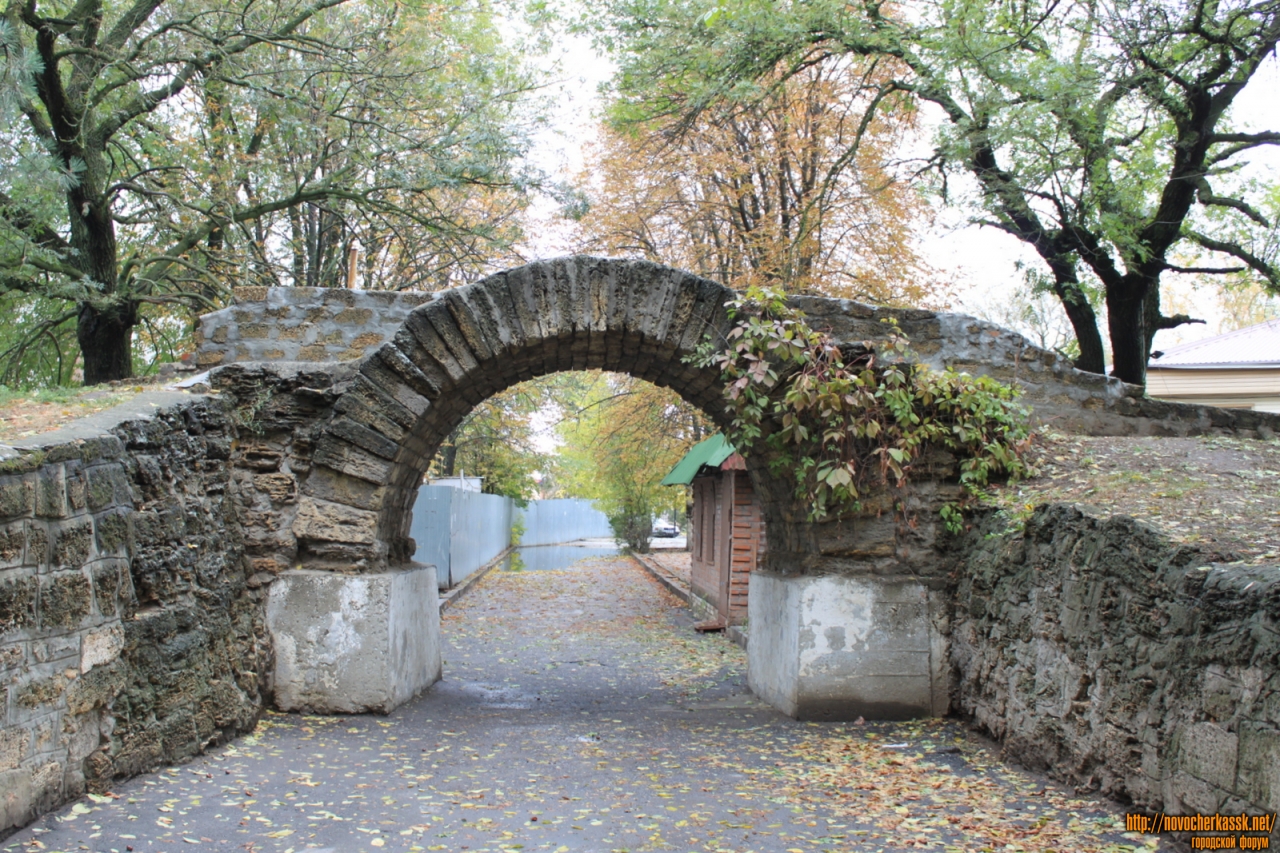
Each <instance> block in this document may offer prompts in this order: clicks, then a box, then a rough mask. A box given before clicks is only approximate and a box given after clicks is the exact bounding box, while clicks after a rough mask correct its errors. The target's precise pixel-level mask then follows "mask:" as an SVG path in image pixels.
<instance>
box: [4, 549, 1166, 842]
mask: <svg viewBox="0 0 1280 853" xmlns="http://www.w3.org/2000/svg"><path fill="white" fill-rule="evenodd" d="M693 621H694V620H693V619H692V618H691V617H690V616H689V615H688V614H687V612H686V611H685V610H683V609H681V607H680V606H679V602H678V601H677V600H676V599H674V598H673V597H672V596H670V595H669V594H668V593H667V592H666V591H665V590H663V589H662V588H661V587H660V586H659V585H658V584H657V583H656V582H654V581H653V580H652V579H651V578H650V577H649V576H648V575H647V574H645V573H644V572H643V571H642V570H641V569H639V568H638V567H637V566H636V564H635V563H634V562H633V561H631V560H629V559H627V558H622V557H613V558H600V559H594V560H587V561H583V562H581V563H578V564H575V565H573V566H571V567H570V568H568V569H565V570H560V571H539V572H511V571H495V572H492V573H490V574H489V575H488V576H486V577H485V578H484V579H483V580H482V581H480V582H479V583H478V584H477V586H476V588H475V589H474V590H472V591H471V593H470V594H469V595H468V596H467V597H466V598H464V599H462V600H461V601H459V602H457V603H456V604H455V605H454V606H452V607H451V608H450V609H449V610H448V611H446V614H445V616H444V636H445V638H446V644H447V645H446V651H445V678H444V680H443V681H441V682H440V683H439V684H437V685H436V686H435V687H433V688H432V689H430V690H429V691H427V692H426V693H425V694H424V695H423V696H421V697H420V698H418V699H417V700H415V701H413V702H411V703H409V704H408V705H406V706H404V707H403V708H401V709H399V710H398V711H396V712H395V713H393V714H391V715H389V716H387V717H373V716H359V717H318V716H303V715H289V714H269V715H267V716H266V717H265V718H264V719H263V721H262V723H261V724H260V725H259V726H258V728H257V730H256V731H255V732H254V733H253V734H251V735H249V736H247V737H244V738H241V739H239V740H237V741H235V742H234V743H231V744H228V745H224V746H221V747H217V748H215V749H213V750H212V751H211V752H210V753H209V754H208V755H206V756H203V757H201V758H199V759H197V760H195V761H193V762H191V763H189V764H186V765H184V766H179V767H172V768H168V769H166V770H163V771H162V772H158V773H154V774H149V775H147V776H144V777H139V778H137V779H133V780H130V781H128V782H125V783H122V784H121V785H120V786H119V787H118V788H116V789H115V790H114V791H112V792H110V794H108V795H106V796H95V797H86V798H84V799H83V800H81V801H79V802H76V803H74V804H70V805H68V806H66V807H64V808H63V809H61V810H60V811H58V812H56V813H53V814H50V815H48V816H46V817H45V818H42V819H41V820H40V821H38V822H37V823H36V824H34V825H32V826H30V827H27V828H26V829H24V830H22V831H20V832H18V833H17V834H15V835H13V836H12V837H10V838H9V839H7V840H5V841H4V842H0V848H2V849H4V850H14V851H17V850H23V851H36V850H41V851H73V850H93V851H111V853H132V852H133V851H174V853H177V851H189V853H193V851H198V850H202V849H203V850H227V851H230V850H237V851H239V850H247V851H249V853H260V852H261V853H265V851H279V853H302V851H317V850H332V851H335V853H357V851H364V853H372V851H390V850H397V851H400V850H412V851H418V850H448V851H460V850H466V851H486V853H499V851H510V850H530V851H532V850H537V851H555V853H578V851H583V853H620V852H621V851H625V853H638V852H639V851H680V852H681V853H684V851H699V853H703V851H735V853H746V851H753V852H755V851H758V853H766V851H767V852H768V853H775V851H776V853H810V851H844V850H879V849H887V850H909V849H932V850H957V851H971V850H984V849H987V850H1071V851H1090V850H1098V851H1104V850H1105V851H1117V850H1131V849H1155V845H1156V839H1154V838H1143V837H1140V836H1136V835H1124V834H1123V829H1124V821H1123V816H1122V815H1121V812H1120V810H1119V807H1118V806H1116V805H1114V804H1111V803H1107V802H1103V801H1098V800H1096V799H1090V798H1087V797H1076V796H1074V795H1072V794H1071V792H1069V791H1066V790H1065V789H1062V788H1060V787H1058V786H1055V785H1053V784H1052V783H1050V782H1048V781H1046V780H1045V779H1043V778H1041V777H1038V776H1036V775H1034V774H1030V773H1026V772H1024V771H1021V770H1018V769H1016V768H1013V767H1009V766H1007V765H1005V764H1003V763H1001V762H1000V761H999V760H998V758H997V757H996V755H995V753H994V752H993V751H992V750H991V748H990V746H989V744H987V743H985V742H984V741H982V740H981V739H980V738H978V737H977V736H975V735H974V734H973V733H972V732H970V731H969V730H968V729H967V728H966V727H965V726H964V725H963V723H961V722H959V721H945V720H944V721H938V720H934V721H925V722H920V723H906V724H875V723H866V724H861V725H859V724H854V723H848V724H830V723H828V724H814V723H801V722H796V721H794V720H791V719H789V718H787V717H785V716H783V715H781V714H779V713H778V712H776V711H774V710H773V709H772V708H770V707H768V706H766V705H764V704H762V703H760V702H759V701H757V700H756V699H755V698H754V697H752V695H751V694H750V692H749V691H748V690H747V688H746V676H745V673H746V660H745V656H744V655H743V653H742V651H741V650H740V649H738V648H737V647H736V646H734V645H733V644H732V643H730V642H729V641H728V640H727V639H725V638H724V637H723V636H719V635H706V636H703V635H699V634H696V633H695V632H694V631H693V630H692V627H691V626H692V624H693Z"/></svg>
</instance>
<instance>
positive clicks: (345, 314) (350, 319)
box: [333, 308, 380, 339]
mask: <svg viewBox="0 0 1280 853" xmlns="http://www.w3.org/2000/svg"><path fill="white" fill-rule="evenodd" d="M372 319H373V309H371V308H344V309H342V310H341V311H339V312H338V313H337V314H335V315H334V316H333V322H335V323H337V324H339V325H342V326H363V325H364V324H365V323H368V322H369V321H370V320H372ZM379 339H380V337H379Z"/></svg>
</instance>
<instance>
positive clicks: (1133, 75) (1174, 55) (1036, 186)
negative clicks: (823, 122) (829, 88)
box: [609, 0, 1280, 384]
mask: <svg viewBox="0 0 1280 853" xmlns="http://www.w3.org/2000/svg"><path fill="white" fill-rule="evenodd" d="M612 24H613V26H614V27H615V30H614V31H613V32H612V33H611V34H610V35H609V38H611V39H613V40H615V41H617V42H619V43H624V44H625V46H626V48H627V50H628V51H629V53H628V54H627V59H626V60H625V62H624V65H623V72H622V76H621V86H622V88H623V91H624V92H637V93H645V92H652V91H653V89H654V82H653V81H654V80H659V81H662V82H663V83H664V85H665V88H664V89H663V91H662V94H661V95H659V96H657V97H649V96H644V95H643V94H641V95H638V96H637V97H640V98H643V99H644V100H645V101H646V103H647V104H648V108H649V110H650V111H651V113H653V114H658V115H676V114H678V115H681V116H683V117H684V121H685V122H686V123H687V122H689V121H691V120H692V117H694V116H696V115H698V114H699V113H701V112H703V111H706V110H708V109H712V108H714V107H715V106H716V105H718V104H720V103H722V102H724V101H726V100H727V101H730V102H733V101H738V100H742V99H744V98H745V99H748V100H750V99H753V98H758V97H759V96H760V92H761V91H762V90H767V89H768V87H769V82H768V81H771V80H774V79H788V78H790V77H792V76H794V75H796V74H801V73H803V72H805V71H806V70H807V69H809V68H811V67H813V66H815V65H822V64H824V63H827V62H833V61H838V62H844V61H848V59H849V58H850V57H863V58H865V59H869V60H886V61H889V60H891V61H892V62H893V63H894V67H895V68H896V69H900V72H899V71H895V72H894V73H893V75H892V77H891V79H889V80H887V81H885V82H884V84H883V85H882V87H881V91H882V92H883V93H884V94H885V95H886V96H887V95H888V94H890V93H908V94H910V95H911V96H913V97H915V98H916V99H918V100H919V101H923V102H928V103H931V104H933V105H935V107H937V108H938V109H940V110H941V113H942V115H943V116H944V122H943V126H944V130H943V131H942V132H941V133H940V134H939V138H938V140H937V148H936V151H935V153H934V156H933V158H932V160H931V162H930V165H931V166H932V167H933V169H934V174H935V176H936V177H937V179H938V182H939V185H940V187H941V188H942V189H943V190H944V192H945V190H946V186H947V184H946V180H947V177H948V176H949V175H952V174H954V173H955V172H956V171H958V170H959V171H963V172H965V173H967V174H968V175H970V176H971V177H972V178H974V179H975V180H976V182H977V186H978V188H979V200H980V203H981V206H982V208H983V209H984V211H985V215H983V216H980V217H979V221H981V222H983V223H985V224H988V225H991V226H993V227H995V228H998V229H1000V230H1002V231H1004V232H1006V233H1009V234H1011V235H1013V236H1014V237H1016V238H1017V239H1019V240H1022V241H1023V242H1025V243H1027V244H1028V245H1030V246H1031V247H1032V248H1034V249H1035V251H1036V252H1037V254H1038V255H1039V256H1040V258H1041V260H1042V261H1043V263H1044V264H1045V267H1046V269H1047V270H1048V273H1049V274H1050V275H1051V276H1052V282H1053V283H1052V288H1053V290H1054V292H1055V294H1056V295H1057V297H1058V298H1059V299H1060V300H1061V302H1062V304H1063V307H1064V309H1065V310H1066V313H1067V315H1068V317H1069V319H1070V320H1071V324H1072V327H1073V329H1074V331H1075V335H1076V338H1077V342H1078V344H1079V347H1080V357H1079V359H1078V360H1077V362H1076V363H1077V366H1078V367H1080V368H1081V369H1084V370H1090V371H1094V372H1102V371H1103V370H1104V363H1103V348H1102V337H1101V333H1100V331H1099V329H1098V318H1097V316H1096V314H1095V312H1094V309H1093V306H1092V305H1091V304H1090V301H1089V299H1088V298H1087V296H1086V294H1085V292H1084V291H1085V289H1086V288H1087V287H1088V286H1090V282H1089V281H1086V279H1092V282H1093V283H1096V286H1097V287H1098V288H1099V289H1100V290H1101V292H1102V295H1103V301H1104V302H1105V305H1106V309H1107V327H1108V334H1109V338H1110V341H1111V347H1112V352H1113V358H1114V369H1113V373H1114V375H1116V376H1118V377H1119V378H1121V379H1123V380H1125V381H1127V382H1132V383H1136V384H1142V383H1144V381H1145V375H1146V363H1147V358H1148V353H1149V351H1150V347H1151V340H1152V338H1153V336H1154V335H1155V333H1156V332H1157V331H1158V330H1159V329H1164V328H1172V327H1176V326H1177V325H1181V324H1182V323H1185V322H1188V321H1190V318H1189V317H1185V316H1174V317H1168V316H1165V315H1164V314H1163V313H1162V312H1161V310H1160V304H1159V283H1160V280H1161V277H1162V276H1163V275H1164V274H1165V273H1169V272H1172V273H1209V274H1234V273H1236V272H1238V271H1240V270H1241V269H1242V268H1248V269H1251V270H1253V271H1254V272H1255V273H1257V274H1258V275H1259V276H1260V277H1262V278H1263V279H1264V280H1265V281H1266V282H1267V283H1268V287H1269V288H1271V289H1272V290H1276V289H1280V271H1278V270H1277V266H1276V262H1275V259H1274V257H1270V258H1268V257H1263V256H1260V255H1258V254H1256V253H1255V252H1252V251H1250V249H1249V246H1248V241H1241V240H1239V239H1237V236H1236V234H1235V231H1234V228H1235V227H1236V226H1239V227H1246V228H1247V229H1249V230H1250V231H1252V232H1253V233H1259V232H1265V231H1269V230H1271V228H1272V221H1271V219H1269V218H1268V217H1266V216H1265V215H1263V214H1262V213H1261V212H1259V210H1258V208H1257V206H1256V202H1255V201H1254V199H1253V198H1252V197H1251V195H1250V191H1249V187H1248V186H1247V185H1246V184H1245V183H1244V182H1243V181H1241V180H1239V179H1238V177H1237V174H1236V173H1237V172H1238V170H1239V167H1240V164H1241V162H1242V157H1243V155H1246V154H1247V153H1248V152H1250V151H1252V150H1254V149H1256V148H1257V147H1259V146H1264V145H1274V144H1277V143H1280V133H1278V132H1276V131H1271V130H1261V131H1255V130H1252V129H1249V128H1247V127H1244V126H1243V125H1242V124H1241V123H1240V121H1239V120H1237V119H1236V117H1234V116H1233V115H1232V113H1231V111H1230V108H1231V105H1232V102H1233V101H1234V100H1235V98H1236V96H1237V95H1238V94H1239V92H1240V91H1241V89H1243V88H1244V86H1245V85H1246V84H1247V83H1248V82H1249V80H1250V79H1251V78H1252V76H1253V74H1254V73H1255V72H1256V71H1257V69H1258V67H1259V65H1260V64H1261V62H1262V61H1263V60H1264V58H1266V57H1267V56H1268V55H1270V54H1271V53H1273V51H1274V49H1275V46H1276V42H1277V39H1280V5H1278V4H1277V3H1276V2H1275V0H1252V2H1251V1H1250V0H1239V2H1230V3H1219V2H1214V0H1173V2H1169V0H1122V2H1119V3H1114V4H1097V3H1092V2H1060V1H1059V0H1031V2H1019V3H1014V2H1010V0H1002V1H1001V2H995V3H991V2H986V0H944V2H932V3H928V4H917V5H914V6H912V7H911V9H910V12H909V14H908V13H906V12H904V13H903V14H901V15H896V14H893V13H891V12H890V10H889V9H888V8H886V7H885V6H884V4H883V3H881V2H879V0H857V2H842V0H798V2H795V3H791V4H787V5H785V6H780V5H778V4H775V3H772V2H765V0H745V2H735V3H734V4H728V3H724V2H722V3H720V4H718V5H714V4H702V3H690V2H684V0H621V2H619V3H618V4H617V6H616V7H615V14H614V17H613V18H612ZM699 81H702V82H699ZM673 93H680V94H679V96H678V97H676V96H675V95H674V94H673ZM1226 221H1229V222H1230V223H1232V225H1231V226H1230V227H1228V226H1226V225H1225V222H1226ZM1193 249H1200V250H1204V251H1207V252H1210V253H1212V255H1214V256H1215V257H1216V258H1223V257H1225V258H1226V260H1225V261H1221V260H1217V261H1214V262H1213V263H1212V264H1207V265H1204V266H1195V267H1187V266H1183V265H1181V264H1178V263H1177V262H1176V260H1175V258H1177V257H1178V254H1179V252H1182V253H1184V254H1186V253H1189V252H1190V251H1191V250H1193Z"/></svg>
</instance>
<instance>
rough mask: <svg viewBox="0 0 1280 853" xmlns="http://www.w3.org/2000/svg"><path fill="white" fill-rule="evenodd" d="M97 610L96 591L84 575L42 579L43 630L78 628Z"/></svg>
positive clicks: (81, 572)
mask: <svg viewBox="0 0 1280 853" xmlns="http://www.w3.org/2000/svg"><path fill="white" fill-rule="evenodd" d="M92 609H93V590H92V586H91V585H90V583H89V578H88V576H87V575H86V574H85V573H84V572H83V571H70V572H60V573H58V574H55V575H48V576H45V577H42V578H41V579H40V627H41V628H44V629H46V630H48V629H50V628H74V627H76V626H78V625H79V624H80V623H81V622H82V621H84V619H85V617H86V616H88V615H89V613H90V612H91V611H92Z"/></svg>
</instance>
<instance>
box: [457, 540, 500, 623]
mask: <svg viewBox="0 0 1280 853" xmlns="http://www.w3.org/2000/svg"><path fill="white" fill-rule="evenodd" d="M514 550H515V549H514V548H513V547H511V546H510V545H508V546H507V547H506V548H504V549H502V553H500V554H499V555H498V556H496V557H494V558H493V559H492V560H490V561H489V562H487V563H485V564H484V565H483V566H481V567H480V568H478V569H476V570H475V571H474V572H472V573H471V574H469V575H467V577H466V578H465V579H464V580H463V581H462V583H460V584H458V585H457V586H455V587H454V588H453V589H451V590H449V591H448V594H447V595H445V596H443V597H442V598H441V599H440V612H441V613H444V612H445V610H447V609H448V608H449V605H451V604H453V603H454V602H455V601H457V600H458V599H459V598H462V596H464V595H466V594H467V593H468V592H470V591H471V587H473V586H475V585H476V584H477V583H479V581H480V579H481V578H483V577H484V576H485V575H487V574H489V572H491V571H493V568H494V566H496V565H498V564H499V563H501V562H502V561H503V560H505V559H507V557H508V556H510V555H511V552H512V551H514Z"/></svg>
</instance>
